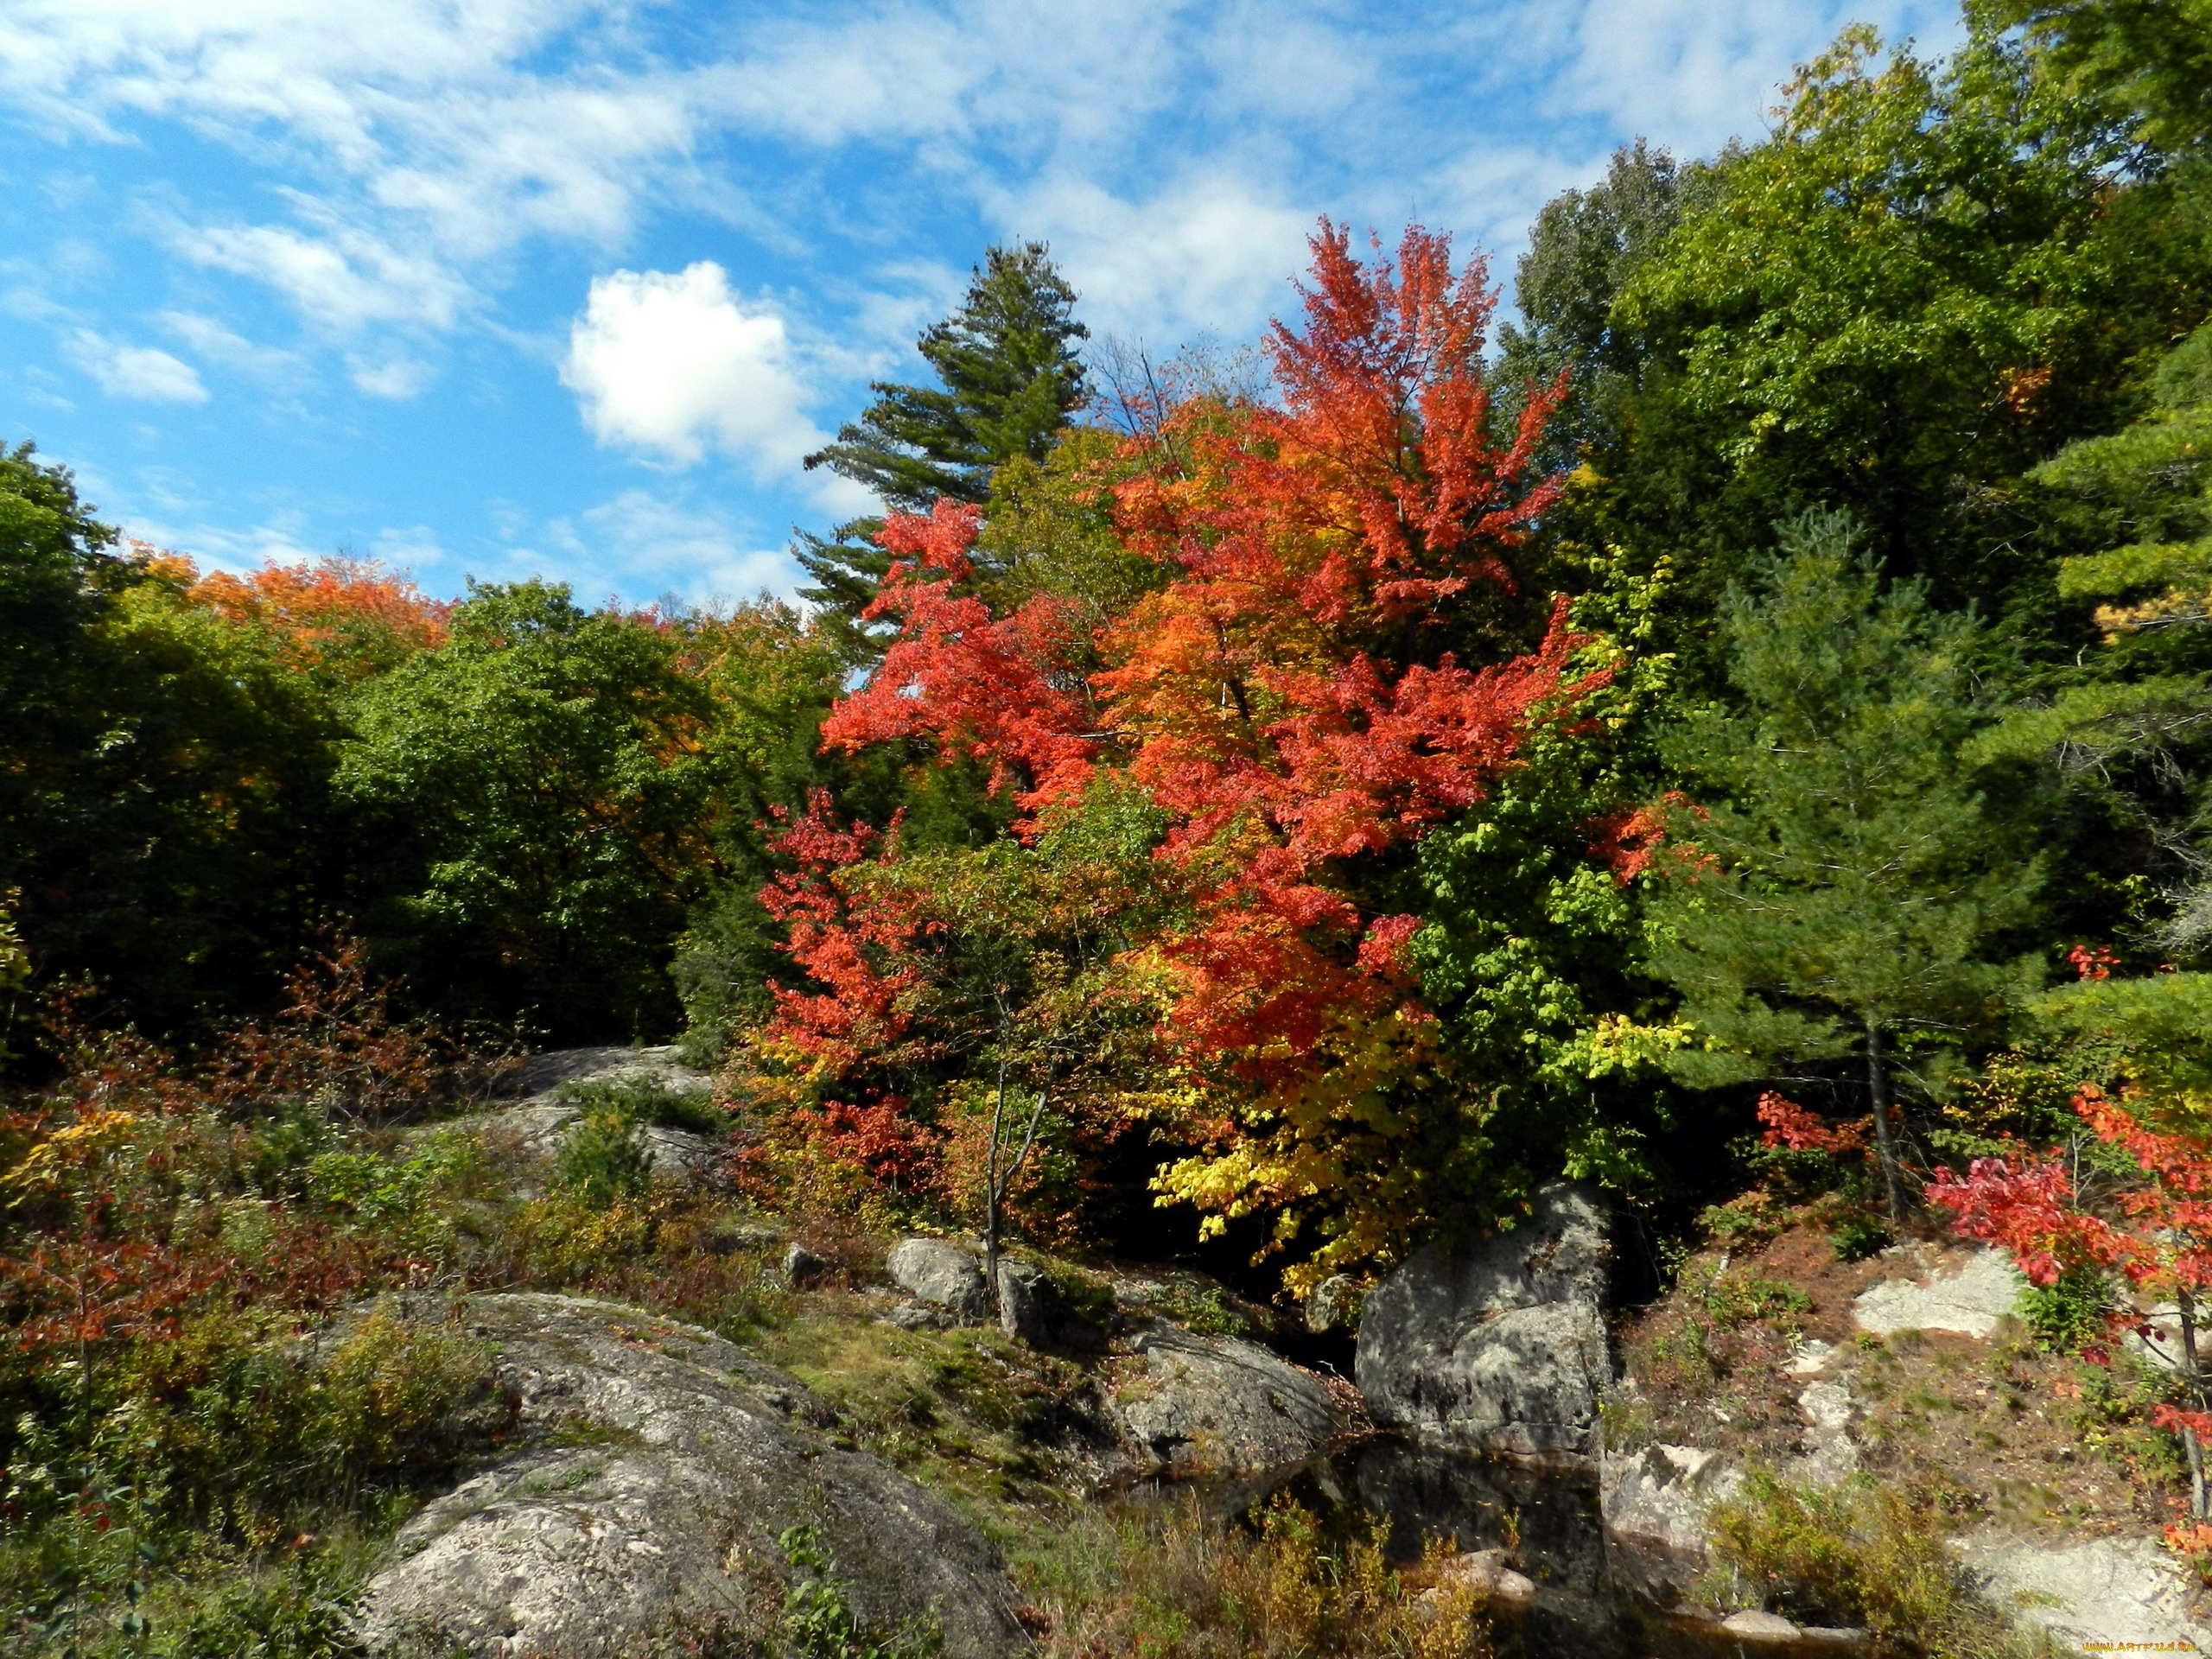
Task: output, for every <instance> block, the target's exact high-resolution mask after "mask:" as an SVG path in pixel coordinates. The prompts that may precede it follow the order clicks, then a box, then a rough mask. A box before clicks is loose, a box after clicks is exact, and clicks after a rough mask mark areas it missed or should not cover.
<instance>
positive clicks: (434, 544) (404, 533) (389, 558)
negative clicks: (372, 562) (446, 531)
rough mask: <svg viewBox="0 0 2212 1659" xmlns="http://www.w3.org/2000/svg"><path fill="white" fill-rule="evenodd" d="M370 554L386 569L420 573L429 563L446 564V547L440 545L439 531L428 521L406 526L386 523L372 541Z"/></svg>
mask: <svg viewBox="0 0 2212 1659" xmlns="http://www.w3.org/2000/svg"><path fill="white" fill-rule="evenodd" d="M369 556H371V557H372V558H373V559H376V560H377V561H378V562H379V563H382V564H383V565H384V567H385V569H387V570H397V571H401V572H404V573H407V574H416V573H419V572H420V571H421V570H423V568H424V567H426V566H429V565H435V564H443V563H445V562H446V550H445V549H444V548H442V547H441V546H439V545H438V537H437V532H436V531H433V530H432V529H431V528H430V527H429V525H428V524H413V525H410V526H409V527H407V528H406V529H404V530H402V529H397V528H395V527H392V526H389V525H388V526H386V527H385V529H383V530H380V531H378V532H377V533H376V537H375V539H374V540H372V542H371V543H369Z"/></svg>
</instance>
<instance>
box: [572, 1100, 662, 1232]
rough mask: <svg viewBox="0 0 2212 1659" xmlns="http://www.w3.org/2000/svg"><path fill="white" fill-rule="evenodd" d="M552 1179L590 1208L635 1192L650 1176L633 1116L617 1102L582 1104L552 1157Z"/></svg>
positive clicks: (646, 1184)
mask: <svg viewBox="0 0 2212 1659" xmlns="http://www.w3.org/2000/svg"><path fill="white" fill-rule="evenodd" d="M553 1179H554V1183H555V1185H557V1186H559V1187H560V1188H561V1189H562V1190H563V1192H568V1193H569V1194H571V1195H573V1196H574V1197H575V1198H576V1199H577V1200H578V1201H579V1202H580V1203H582V1204H583V1205H586V1206H587V1207H588V1208H590V1209H593V1210H607V1209H611V1208H612V1207H613V1205H616V1204H618V1203H619V1202H620V1201H621V1200H622V1199H624V1198H636V1197H638V1196H639V1195H640V1194H642V1193H644V1192H646V1191H648V1190H649V1189H650V1188H651V1187H652V1182H653V1168H652V1160H651V1159H650V1157H649V1156H648V1155H647V1154H646V1151H645V1135H644V1133H643V1131H642V1129H641V1128H639V1124H638V1122H637V1120H636V1119H634V1118H632V1116H630V1114H629V1113H628V1112H627V1111H626V1110H625V1109H623V1108H621V1107H620V1106H613V1105H598V1106H588V1107H586V1108H585V1109H584V1111H583V1114H582V1116H580V1117H579V1118H577V1120H576V1122H575V1127H574V1128H571V1129H569V1135H568V1138H567V1139H566V1140H565V1141H562V1143H561V1152H560V1155H559V1156H558V1157H556V1159H555V1160H553Z"/></svg>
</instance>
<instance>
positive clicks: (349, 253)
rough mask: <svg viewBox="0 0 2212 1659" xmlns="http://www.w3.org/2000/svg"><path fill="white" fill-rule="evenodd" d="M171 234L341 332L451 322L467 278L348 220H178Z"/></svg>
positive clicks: (465, 295)
mask: <svg viewBox="0 0 2212 1659" xmlns="http://www.w3.org/2000/svg"><path fill="white" fill-rule="evenodd" d="M168 242H169V245H171V246H172V247H174V248H175V250H176V251H178V252H179V253H181V254H182V255H184V257H186V258H188V259H190V260H192V261H193V262H194V264H202V265H212V266H214V267H215V268H217V269H218V270H228V271H234V272H236V273H237V274H238V275H239V276H241V277H253V278H255V279H256V280H257V281H260V282H264V283H268V284H269V285H270V287H272V288H274V289H277V291H278V292H279V293H281V294H283V296H285V297H286V298H287V299H289V301H291V302H292V304H293V306H294V307H295V308H296V309H297V310H298V311H299V312H300V313H301V315H303V316H305V317H307V318H308V320H309V321H314V322H316V323H319V324H321V325H322V326H323V327H326V328H328V329H330V330H332V331H334V332H335V333H339V334H353V333H356V332H358V331H359V329H361V328H362V327H365V326H366V325H368V324H371V323H379V322H383V323H399V324H403V325H408V326H411V327H419V328H443V327H448V326H449V325H450V324H451V323H452V322H453V321H454V318H455V317H456V316H457V315H458V314H459V313H460V312H461V309H462V308H463V307H464V306H465V305H467V302H468V300H469V289H468V288H467V284H466V283H463V282H462V281H461V278H459V277H456V276H454V274H453V272H451V271H450V270H447V269H446V268H445V267H444V266H443V265H442V264H439V263H438V262H437V261H436V260H435V259H431V258H428V257H423V256H421V255H418V254H408V253H404V252H402V251H398V250H397V249H395V248H393V247H392V246H391V245H389V244H387V243H385V241H383V240H382V239H380V238H378V237H376V236H373V235H371V234H369V233H367V232H362V231H358V230H354V229H351V228H349V227H346V226H333V227H331V228H330V229H329V230H328V231H327V232H326V233H325V234H323V235H321V236H320V237H316V236H308V235H304V234H302V232H298V231H296V230H292V229H290V228H289V227H287V226H276V225H232V226H215V225H201V226H194V225H182V224H178V225H174V226H170V227H169V229H168Z"/></svg>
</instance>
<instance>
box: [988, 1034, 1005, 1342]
mask: <svg viewBox="0 0 2212 1659" xmlns="http://www.w3.org/2000/svg"><path fill="white" fill-rule="evenodd" d="M1005 1122H1006V1035H1005V1027H1004V1026H1003V1024H1001V1027H1000V1035H999V1096H998V1100H997V1102H996V1103H995V1104H994V1105H993V1106H992V1107H991V1144H990V1149H989V1151H988V1154H987V1155H986V1157H985V1159H984V1162H983V1285H984V1287H985V1289H986V1290H988V1293H989V1294H990V1298H991V1312H992V1313H1001V1312H1003V1311H1004V1310H1002V1309H1001V1307H1000V1306H999V1135H1000V1133H1001V1127H1002V1126H1003V1125H1004V1123H1005Z"/></svg>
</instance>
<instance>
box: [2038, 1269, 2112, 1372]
mask: <svg viewBox="0 0 2212 1659" xmlns="http://www.w3.org/2000/svg"><path fill="white" fill-rule="evenodd" d="M2112 1306H2113V1296H2112V1287H2111V1286H2110V1285H2108V1284H2107V1283H2106V1282H2105V1276H2104V1274H2102V1273H2101V1272H2100V1271H2098V1270H2097V1269H2096V1268H2092V1267H2075V1268H2068V1269H2067V1270H2066V1271H2065V1272H2064V1273H2063V1274H2060V1275H2059V1278H2058V1282H2057V1283H2056V1284H2053V1285H2029V1286H2027V1287H2024V1289H2023V1290H2022V1291H2021V1292H2020V1315H2021V1317H2022V1318H2023V1319H2025V1320H2026V1321H2027V1325H2028V1329H2029V1330H2031V1331H2032V1332H2035V1338H2036V1340H2037V1342H2038V1343H2040V1344H2042V1345H2043V1346H2044V1347H2045V1348H2047V1349H2049V1350H2050V1351H2051V1352H2053V1353H2056V1354H2076V1353H2079V1352H2081V1351H2082V1350H2083V1349H2084V1348H2090V1347H2096V1346H2099V1345H2101V1344H2103V1343H2105V1342H2106V1341H2107V1340H2108V1339H2109V1338H2110V1336H2111V1327H2110V1325H2109V1324H2108V1323H2107V1319H2106V1315H2107V1313H2109V1312H2110V1311H2111V1309H2112Z"/></svg>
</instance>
